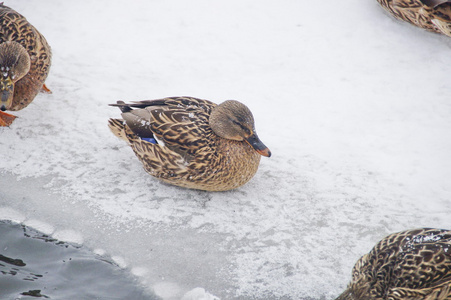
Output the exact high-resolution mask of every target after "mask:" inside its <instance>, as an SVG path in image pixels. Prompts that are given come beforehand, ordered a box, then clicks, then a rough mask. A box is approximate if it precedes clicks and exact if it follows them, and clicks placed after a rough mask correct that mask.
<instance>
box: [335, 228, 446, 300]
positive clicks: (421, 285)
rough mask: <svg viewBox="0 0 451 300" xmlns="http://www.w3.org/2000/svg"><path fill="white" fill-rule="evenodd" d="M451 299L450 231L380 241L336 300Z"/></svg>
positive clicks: (403, 234) (415, 232)
mask: <svg viewBox="0 0 451 300" xmlns="http://www.w3.org/2000/svg"><path fill="white" fill-rule="evenodd" d="M383 299H390V300H413V299H415V300H445V299H448V300H449V299H451V230H443V229H431V228H423V229H415V230H408V231H403V232H399V233H394V234H391V235H389V236H387V237H385V238H384V239H383V240H381V241H380V242H379V243H378V244H377V245H376V246H375V247H374V248H373V249H372V250H371V251H370V252H369V253H368V254H366V255H364V256H362V257H361V258H360V259H359V260H358V261H357V263H356V264H355V266H354V269H353V271H352V280H351V283H350V284H349V285H348V288H347V289H346V291H345V292H344V293H343V294H341V295H340V297H338V298H337V300H383Z"/></svg>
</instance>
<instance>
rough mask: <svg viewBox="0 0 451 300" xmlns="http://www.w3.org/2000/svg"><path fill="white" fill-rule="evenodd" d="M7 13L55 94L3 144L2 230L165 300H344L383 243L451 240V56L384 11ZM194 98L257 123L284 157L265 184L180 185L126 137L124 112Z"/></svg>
mask: <svg viewBox="0 0 451 300" xmlns="http://www.w3.org/2000/svg"><path fill="white" fill-rule="evenodd" d="M5 5H9V6H11V7H13V8H14V9H16V10H17V11H19V12H20V13H22V14H23V15H24V16H26V17H27V19H28V20H29V21H30V22H31V23H32V24H33V25H34V26H35V27H36V28H38V30H39V31H40V32H41V33H43V34H44V35H45V37H46V38H47V40H48V42H49V44H50V45H51V46H52V50H53V64H52V68H51V70H50V75H49V77H48V79H47V86H48V87H49V88H50V89H51V90H52V91H53V94H51V95H45V94H40V95H38V97H37V98H36V99H35V100H34V101H33V103H32V104H30V105H29V106H28V107H27V108H26V109H24V110H22V111H20V112H18V113H17V115H18V116H19V118H18V119H16V121H15V122H14V124H13V125H12V126H11V127H10V128H2V129H0V157H1V159H0V176H1V177H0V219H12V220H14V221H17V222H23V223H24V224H29V223H31V224H34V223H36V222H37V224H47V225H45V226H50V228H51V230H49V231H51V232H49V233H51V234H53V235H54V236H56V237H57V238H58V239H61V240H67V241H69V242H77V243H82V244H83V245H85V246H87V247H89V248H90V249H102V250H104V251H105V252H106V253H107V254H108V255H110V256H111V257H112V258H113V260H114V261H115V262H116V264H118V265H119V266H120V267H122V268H125V269H126V270H127V271H129V272H131V273H132V274H133V275H134V276H136V277H137V278H138V279H139V282H140V284H141V285H142V286H143V287H144V288H145V289H146V290H148V291H149V292H151V293H155V294H156V295H158V296H159V297H161V298H162V299H165V300H175V299H181V298H183V297H184V296H185V299H193V300H194V299H202V297H203V298H204V299H214V298H215V297H214V296H216V297H219V298H220V299H262V300H263V299H333V298H334V297H336V296H337V295H338V294H339V293H340V292H341V291H342V290H343V289H344V288H345V286H346V285H347V283H348V281H349V280H350V277H351V268H352V266H353V265H354V263H355V262H356V260H357V259H358V258H359V257H360V256H361V255H363V254H364V253H366V252H368V251H369V250H370V249H371V248H372V247H373V246H374V244H376V242H377V241H379V240H380V239H381V238H382V237H384V236H386V235H388V234H389V233H392V232H397V231H401V230H405V229H411V228H416V227H437V228H448V229H450V228H451V222H450V218H449V216H450V214H451V201H450V200H451V181H450V180H449V178H451V160H450V159H449V155H450V153H451V138H449V137H450V132H451V101H450V97H449V95H451V85H450V83H449V74H450V73H451V72H450V68H451V55H450V52H451V39H450V38H448V37H445V36H440V35H437V34H433V33H429V32H425V31H423V30H421V29H419V28H415V27H413V26H410V25H409V24H404V23H401V22H399V21H396V20H394V19H393V18H391V17H389V16H387V15H386V13H385V12H384V11H383V10H382V9H381V8H380V7H379V5H378V4H377V1H376V0H371V1H361V0H349V1H346V2H343V1H340V2H338V1H336V2H334V1H329V2H328V3H326V2H324V1H314V2H309V3H304V2H302V1H295V0H282V1H278V2H271V1H250V0H244V1H243V0H239V1H238V0H236V1H235V0H232V1H217V2H215V3H214V4H212V2H211V1H207V0H194V1H189V2H188V1H179V0H177V1H170V2H169V1H158V0H156V1H147V0H146V1H144V0H142V1H132V2H130V3H127V4H125V3H124V2H123V1H117V0H108V1H107V0H99V1H95V2H94V1H87V0H82V1H64V2H61V1H58V0H42V1H39V2H30V1H25V0H17V1H14V2H11V3H9V2H6V3H5ZM183 95H187V96H193V97H198V98H204V99H209V100H211V101H214V102H216V103H219V102H222V101H224V100H227V99H236V100H239V101H241V102H243V103H245V104H246V105H247V106H248V107H249V108H250V109H251V110H252V112H253V114H254V117H255V121H256V129H257V132H258V134H259V137H260V138H261V139H262V141H263V142H264V143H265V144H266V145H267V146H268V147H269V149H271V152H272V154H273V155H272V157H271V158H269V159H268V158H262V161H261V164H260V169H259V170H258V172H257V174H256V176H255V177H254V178H253V179H252V180H251V181H250V182H249V183H248V184H246V185H245V186H243V187H241V188H239V189H237V190H233V191H229V192H221V193H208V192H201V191H193V190H186V189H182V188H177V187H173V186H169V185H166V184H162V183H160V182H158V181H157V180H155V179H154V178H152V177H150V176H149V175H148V174H147V173H146V172H145V171H144V170H143V168H142V166H141V164H140V162H139V161H138V159H137V158H136V157H135V156H134V154H133V152H132V150H131V149H130V148H129V147H128V146H127V145H126V144H125V143H124V142H123V141H121V140H118V139H117V138H115V137H114V136H113V135H112V134H111V132H109V129H108V127H107V120H108V118H110V117H118V116H119V110H118V109H117V108H114V107H109V106H108V104H109V103H115V102H116V100H144V99H158V98H161V97H166V96H183ZM38 229H39V228H38ZM196 288H201V289H197V290H194V289H196ZM202 289H204V290H205V291H204V292H203V290H202ZM193 290H194V291H193ZM190 292H191V294H190ZM187 293H188V294H187ZM213 295H214V296H213Z"/></svg>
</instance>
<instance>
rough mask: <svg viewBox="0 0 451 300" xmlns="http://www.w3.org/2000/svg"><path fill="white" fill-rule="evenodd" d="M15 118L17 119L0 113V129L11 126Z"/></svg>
mask: <svg viewBox="0 0 451 300" xmlns="http://www.w3.org/2000/svg"><path fill="white" fill-rule="evenodd" d="M15 118H17V117H16V116H13V115H10V114H7V113H5V112H2V111H0V127H5V126H9V125H11V124H12V123H13V121H14V119H15Z"/></svg>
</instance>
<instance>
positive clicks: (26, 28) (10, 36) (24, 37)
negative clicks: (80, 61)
mask: <svg viewBox="0 0 451 300" xmlns="http://www.w3.org/2000/svg"><path fill="white" fill-rule="evenodd" d="M7 41H15V42H18V43H19V44H21V45H22V46H23V47H24V48H25V49H26V50H27V52H28V54H29V56H30V59H31V66H30V71H29V72H28V74H27V75H25V76H24V77H23V78H22V79H20V80H18V81H17V82H16V84H15V88H14V98H13V102H12V104H11V107H9V108H8V110H11V111H17V110H21V109H22V108H24V107H26V106H27V105H28V104H30V103H31V102H32V101H33V99H34V98H35V97H36V95H37V94H38V93H39V91H40V90H41V88H42V86H43V84H44V82H45V79H46V78H47V75H48V73H49V70H50V63H51V56H52V53H51V50H50V46H49V45H48V43H47V41H46V39H45V38H44V36H43V35H42V34H40V33H39V31H37V30H36V28H35V27H34V26H33V25H31V24H30V23H29V22H28V21H27V19H26V18H25V17H24V16H22V15H21V14H19V13H18V12H16V11H15V10H13V9H11V8H9V7H7V6H4V5H2V4H0V44H2V43H4V42H7Z"/></svg>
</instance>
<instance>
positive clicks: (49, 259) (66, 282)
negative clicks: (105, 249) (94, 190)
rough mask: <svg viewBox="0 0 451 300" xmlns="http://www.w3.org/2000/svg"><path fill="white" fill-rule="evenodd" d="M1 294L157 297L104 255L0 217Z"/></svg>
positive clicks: (1, 296)
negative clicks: (2, 219) (142, 287)
mask: <svg viewBox="0 0 451 300" xmlns="http://www.w3.org/2000/svg"><path fill="white" fill-rule="evenodd" d="M0 299H1V300H9V299H134V300H135V299H136V300H139V299H146V300H148V299H149V300H150V299H159V298H158V297H156V296H152V295H149V294H148V293H146V292H144V291H143V289H141V288H140V287H139V286H138V285H137V283H136V282H135V280H134V279H133V278H132V277H131V276H130V275H129V274H127V272H126V271H124V270H122V269H120V268H119V267H118V266H116V265H115V264H114V263H112V262H111V261H109V260H108V259H105V258H102V257H99V256H98V255H95V254H94V253H92V252H91V251H89V250H88V249H86V248H85V247H78V246H74V245H71V244H69V243H65V242H61V241H58V240H55V239H52V238H50V237H48V236H47V235H45V234H42V233H40V232H38V231H36V230H34V229H32V228H29V227H27V226H24V225H20V224H15V223H11V222H9V221H0Z"/></svg>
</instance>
